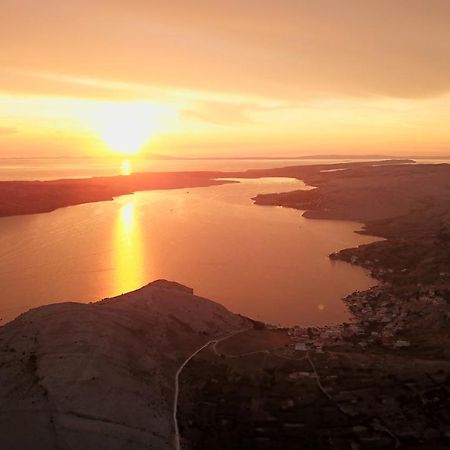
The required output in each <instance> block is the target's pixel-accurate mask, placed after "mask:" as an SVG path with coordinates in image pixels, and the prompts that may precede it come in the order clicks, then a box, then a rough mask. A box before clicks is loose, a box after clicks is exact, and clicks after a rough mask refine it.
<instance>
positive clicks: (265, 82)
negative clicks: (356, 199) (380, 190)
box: [0, 0, 450, 157]
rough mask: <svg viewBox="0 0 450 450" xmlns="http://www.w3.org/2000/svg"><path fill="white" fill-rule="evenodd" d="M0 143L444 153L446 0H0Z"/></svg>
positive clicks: (33, 148)
mask: <svg viewBox="0 0 450 450" xmlns="http://www.w3.org/2000/svg"><path fill="white" fill-rule="evenodd" d="M0 17H1V26H0V157H7V156H21V157H22V156H65V155H70V156H96V155H99V156H100V155H107V154H113V153H114V152H116V153H124V154H125V153H133V152H140V153H141V154H146V153H156V154H163V155H164V154H166V155H183V156H211V155H212V156H233V155H238V156H245V155H249V156H251V155H259V156H264V155H270V156H280V155H283V156H284V155H286V156H288V155H299V156H300V155H302V154H303V155H305V154H319V153H346V154H353V153H357V154H364V153H385V154H397V155H402V154H412V155H417V154H424V155H426V154H428V155H430V154H433V155H448V154H450V126H449V124H450V1H449V0H377V1H369V0H366V1H365V0H240V1H237V0H229V1H225V0H220V1H219V0H192V1H186V0H184V1H179V0H170V1H167V0H165V1H162V0H127V1H124V0H76V1H71V2H69V1H61V0H1V1H0Z"/></svg>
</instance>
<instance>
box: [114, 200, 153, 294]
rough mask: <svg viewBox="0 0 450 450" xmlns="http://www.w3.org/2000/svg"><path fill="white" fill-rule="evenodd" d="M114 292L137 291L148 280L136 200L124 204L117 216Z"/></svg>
mask: <svg viewBox="0 0 450 450" xmlns="http://www.w3.org/2000/svg"><path fill="white" fill-rule="evenodd" d="M114 244H115V249H114V258H115V268H116V270H115V280H114V291H115V292H117V293H125V292H129V291H131V290H134V289H137V288H139V287H141V286H143V285H144V284H146V282H147V281H148V280H146V276H145V275H146V260H145V259H146V258H145V252H144V249H143V242H142V230H141V225H140V221H139V219H138V217H137V214H136V206H135V203H134V200H130V201H129V202H127V203H126V204H124V205H123V206H122V207H121V208H120V210H119V213H118V215H117V222H116V227H115V235H114Z"/></svg>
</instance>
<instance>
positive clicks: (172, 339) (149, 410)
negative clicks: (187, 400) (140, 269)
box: [0, 280, 248, 450]
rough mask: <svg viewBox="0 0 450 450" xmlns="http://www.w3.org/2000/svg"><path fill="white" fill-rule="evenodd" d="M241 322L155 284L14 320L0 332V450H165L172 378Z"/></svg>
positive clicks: (184, 291)
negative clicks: (197, 352)
mask: <svg viewBox="0 0 450 450" xmlns="http://www.w3.org/2000/svg"><path fill="white" fill-rule="evenodd" d="M246 323H248V322H247V321H246V320H245V319H243V318H241V317H240V316H237V315H234V314H232V313H230V312H229V311H227V310H226V309H225V308H224V307H222V306H221V305H219V304H217V303H214V302H211V301H209V300H206V299H203V298H200V297H197V296H195V295H193V292H192V290H191V289H189V288H186V287H184V286H181V285H179V284H177V283H172V282H167V281H162V280H160V281H156V282H154V283H151V284H149V285H148V286H146V287H144V288H142V289H139V290H137V291H135V292H131V293H129V294H125V295H122V296H119V297H116V298H111V299H105V300H102V301H100V302H97V303H91V304H80V303H60V304H54V305H48V306H43V307H40V308H36V309H33V310H30V311H29V312H27V313H24V314H22V315H21V316H19V317H18V318H17V319H16V320H14V321H12V322H10V323H8V324H6V325H5V326H3V327H1V328H0V436H1V448H3V449H5V450H6V449H7V450H27V449H33V450H37V449H40V450H41V449H45V450H52V449H80V450H90V449H92V450H94V449H95V450H98V449H108V450H114V449H125V448H126V449H127V450H133V449H136V450H137V449H139V450H141V449H158V450H163V449H166V448H167V449H168V448H172V447H173V420H172V410H173V395H174V376H175V372H176V370H177V369H178V367H179V366H180V365H181V363H182V362H183V361H184V359H186V357H187V356H188V355H189V354H190V353H191V352H193V351H194V350H195V349H196V348H198V347H200V346H201V345H203V344H204V343H205V342H207V341H208V340H210V339H212V338H213V337H216V336H222V335H223V334H226V333H230V332H232V331H233V330H236V329H239V328H242V327H243V325H244V324H246Z"/></svg>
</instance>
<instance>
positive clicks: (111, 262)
mask: <svg viewBox="0 0 450 450" xmlns="http://www.w3.org/2000/svg"><path fill="white" fill-rule="evenodd" d="M302 187H304V185H303V183H301V182H300V181H297V180H291V179H285V178H283V179H273V178H271V179H259V180H243V182H242V183H238V184H232V185H224V186H216V187H208V188H196V189H189V190H186V189H180V190H169V191H152V192H142V193H138V194H135V195H130V196H123V197H120V198H118V199H116V200H115V201H112V202H101V203H93V204H86V205H80V206H75V207H69V208H64V209H60V210H57V211H54V212H52V213H49V214H39V215H30V216H22V217H7V218H3V219H0V289H1V292H2V296H1V303H0V316H1V317H2V318H3V321H6V320H8V319H11V318H12V317H14V316H16V315H17V314H19V313H21V312H23V311H25V310H27V309H29V308H31V307H34V306H38V305H42V304H47V303H51V302H58V301H67V300H74V301H83V302H87V301H92V300H98V299H101V298H103V297H108V296H114V295H117V294H121V293H124V292H127V291H130V290H132V289H136V288H138V287H140V286H142V285H144V284H146V283H148V282H150V281H152V280H155V279H157V278H167V279H170V280H176V281H179V282H181V283H183V284H186V285H188V286H191V287H193V288H194V289H195V291H196V293H197V294H200V295H203V296H206V297H209V298H211V299H214V300H216V301H218V302H220V303H222V304H224V305H225V306H226V307H228V308H229V309H231V310H232V311H235V312H238V313H241V314H245V315H249V316H251V317H254V318H257V319H262V320H265V321H269V322H271V323H281V324H293V323H299V324H304V325H312V324H324V323H335V322H338V321H340V320H342V319H345V317H346V311H345V308H344V305H343V303H342V302H341V301H340V297H341V296H343V295H345V294H347V293H350V292H351V291H353V290H355V289H365V288H367V287H369V286H371V285H373V284H374V280H372V279H371V278H370V277H368V276H367V274H366V273H365V272H364V271H363V270H362V269H360V268H357V267H352V266H350V265H348V264H345V263H340V262H334V263H333V262H331V261H329V259H328V254H329V253H331V252H332V251H335V250H337V249H341V248H345V247H349V246H356V245H359V244H362V243H367V242H370V241H371V240H373V239H371V238H369V237H364V236H360V235H357V234H355V233H353V231H354V230H355V229H358V228H359V227H360V226H359V225H358V224H356V223H348V222H336V221H320V220H307V219H304V218H302V217H301V214H300V213H299V212H298V211H294V210H289V209H283V208H278V207H264V206H256V205H253V203H252V201H251V200H250V198H251V197H252V196H254V195H256V194H257V193H268V192H277V191H278V192H279V191H288V190H293V189H299V188H302Z"/></svg>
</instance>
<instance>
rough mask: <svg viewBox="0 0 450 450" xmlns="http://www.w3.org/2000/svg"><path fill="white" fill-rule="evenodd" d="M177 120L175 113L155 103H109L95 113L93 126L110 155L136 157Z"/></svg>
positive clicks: (92, 121) (92, 120)
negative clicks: (154, 136) (111, 152)
mask: <svg viewBox="0 0 450 450" xmlns="http://www.w3.org/2000/svg"><path fill="white" fill-rule="evenodd" d="M174 117H176V113H175V112H174V111H172V110H170V109H169V108H168V107H166V106H162V105H157V104H153V103H144V102H134V103H107V104H103V105H102V106H101V107H100V108H98V109H97V110H96V111H95V112H94V113H93V115H92V117H91V124H92V126H93V128H94V130H95V132H96V133H97V134H98V135H99V136H100V137H101V139H102V140H103V141H104V142H105V144H106V145H107V146H108V148H109V149H110V150H111V151H113V152H115V153H119V154H122V155H135V154H137V153H139V151H140V150H141V149H142V147H143V146H144V145H145V144H146V143H147V142H148V141H149V140H150V139H151V137H152V136H153V135H154V134H155V133H157V132H160V131H163V130H164V129H166V128H167V127H168V126H170V122H172V121H173V119H174Z"/></svg>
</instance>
